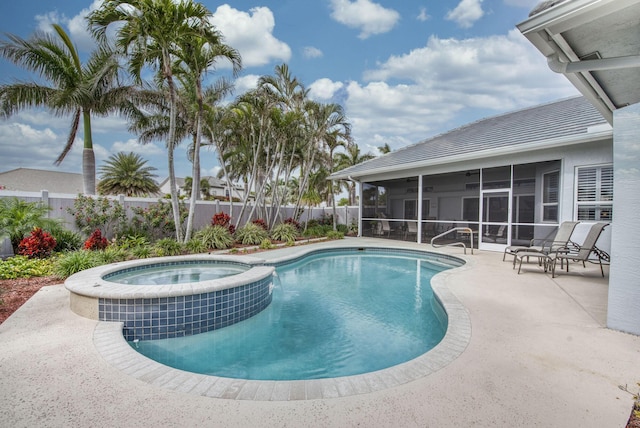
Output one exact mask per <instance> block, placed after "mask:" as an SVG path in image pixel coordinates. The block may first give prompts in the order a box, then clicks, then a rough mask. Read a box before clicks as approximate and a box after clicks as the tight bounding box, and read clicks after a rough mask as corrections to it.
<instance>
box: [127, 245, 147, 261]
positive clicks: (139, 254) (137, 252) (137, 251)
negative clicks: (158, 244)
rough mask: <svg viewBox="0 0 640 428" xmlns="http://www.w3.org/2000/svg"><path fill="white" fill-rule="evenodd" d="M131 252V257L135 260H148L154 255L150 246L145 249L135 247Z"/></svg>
mask: <svg viewBox="0 0 640 428" xmlns="http://www.w3.org/2000/svg"><path fill="white" fill-rule="evenodd" d="M129 251H130V252H131V256H132V257H133V258H134V259H146V258H149V257H151V256H152V255H153V252H152V251H151V247H150V246H148V245H147V246H144V247H134V248H132V249H130V250H129Z"/></svg>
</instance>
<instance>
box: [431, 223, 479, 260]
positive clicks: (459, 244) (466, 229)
mask: <svg viewBox="0 0 640 428" xmlns="http://www.w3.org/2000/svg"><path fill="white" fill-rule="evenodd" d="M452 232H456V233H458V232H462V233H468V234H469V244H470V245H469V248H471V254H473V229H471V228H469V227H454V228H451V229H449V230H446V231H444V232H442V233H441V234H439V235H436V236H434V237H433V238H431V246H432V247H433V248H438V247H462V248H463V249H464V254H465V255H466V254H467V246H466V245H465V243H464V242H461V241H459V242H451V243H449V244H435V243H434V241H435V240H436V239H438V238H442V237H443V236H445V235H448V234H450V233H452Z"/></svg>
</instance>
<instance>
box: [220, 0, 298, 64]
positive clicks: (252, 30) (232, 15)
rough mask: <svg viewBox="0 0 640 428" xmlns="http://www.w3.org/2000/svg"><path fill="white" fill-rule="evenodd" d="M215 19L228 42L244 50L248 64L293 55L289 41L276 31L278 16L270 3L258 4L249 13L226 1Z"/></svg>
mask: <svg viewBox="0 0 640 428" xmlns="http://www.w3.org/2000/svg"><path fill="white" fill-rule="evenodd" d="M212 22H213V24H214V25H215V26H216V28H217V29H218V30H219V31H221V32H222V34H223V35H224V42H225V43H226V44H228V45H229V46H231V47H233V48H235V49H237V50H238V51H239V52H240V55H241V56H242V64H243V66H244V67H252V66H261V65H265V64H268V63H270V62H272V61H284V62H287V61H289V59H290V58H291V48H290V47H289V45H287V44H286V43H284V42H282V41H280V40H278V39H276V38H275V37H274V36H273V34H272V33H273V29H274V27H275V19H274V17H273V13H272V12H271V10H270V9H269V8H267V7H255V8H252V9H250V10H249V13H247V12H243V11H239V10H237V9H234V8H232V7H231V6H229V5H228V4H223V5H221V6H219V7H218V8H217V9H216V11H215V13H214V14H213V18H212Z"/></svg>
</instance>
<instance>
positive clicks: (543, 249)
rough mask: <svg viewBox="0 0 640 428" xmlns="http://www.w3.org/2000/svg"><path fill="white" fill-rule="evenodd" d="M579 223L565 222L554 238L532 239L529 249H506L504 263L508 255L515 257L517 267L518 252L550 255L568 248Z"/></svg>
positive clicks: (503, 256)
mask: <svg viewBox="0 0 640 428" xmlns="http://www.w3.org/2000/svg"><path fill="white" fill-rule="evenodd" d="M578 223H579V222H578V221H564V222H562V224H560V227H558V231H557V232H556V234H555V236H553V237H552V238H549V237H547V238H544V239H532V240H531V244H530V246H528V247H525V246H522V245H510V246H508V247H507V248H505V249H504V254H503V255H502V261H504V260H505V258H506V257H507V255H510V256H513V265H514V266H515V264H516V259H517V257H516V254H517V253H518V252H521V251H525V252H527V253H543V254H549V253H552V252H554V251H555V250H556V249H558V248H566V247H568V246H569V243H570V242H571V234H572V233H573V230H574V229H575V228H576V225H577V224H578Z"/></svg>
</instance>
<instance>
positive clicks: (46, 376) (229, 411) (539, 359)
mask: <svg viewBox="0 0 640 428" xmlns="http://www.w3.org/2000/svg"><path fill="white" fill-rule="evenodd" d="M361 243H369V244H374V245H375V244H379V245H380V246H394V247H398V246H400V247H403V248H416V247H419V248H422V249H424V248H427V249H430V246H429V245H426V244H422V245H420V246H418V244H410V243H404V242H392V241H388V240H377V239H369V238H359V239H346V240H344V241H339V244H337V245H353V246H358V245H360V244H361ZM314 245H316V246H319V247H324V246H328V245H336V244H335V243H322V244H314ZM291 251H295V249H292V248H285V249H281V250H274V251H270V252H266V253H260V254H259V257H262V258H265V259H267V258H268V259H276V258H279V257H282V256H283V255H285V254H288V253H289V252H291ZM437 251H438V252H445V253H448V254H453V255H456V256H460V257H462V258H464V259H465V260H467V261H468V264H467V266H465V267H463V268H460V269H459V270H456V271H455V272H451V273H449V274H447V275H445V277H444V278H443V279H442V280H443V281H444V283H445V285H446V286H447V287H448V289H449V290H450V291H451V292H452V293H453V295H455V297H456V298H457V299H458V300H459V301H460V302H461V303H462V304H463V305H464V307H465V308H466V310H467V312H468V315H469V318H470V321H471V332H472V333H471V337H470V341H469V344H468V346H467V347H466V349H465V350H464V351H463V352H462V354H461V355H460V356H459V357H458V358H456V359H455V360H453V361H452V362H451V363H449V364H448V365H447V366H446V367H444V368H441V369H440V370H438V371H435V372H433V373H431V374H429V375H427V376H424V377H421V378H419V379H417V380H413V381H411V382H408V383H405V384H402V385H399V386H395V387H391V388H387V389H382V390H378V391H376V392H370V393H366V394H360V395H350V396H346V397H338V398H330V399H313V400H293V401H251V400H230V399H221V398H210V397H207V396H200V395H196V394H194V393H182V392H176V391H174V390H171V389H168V388H165V387H161V386H155V385H153V384H150V383H148V382H144V381H141V380H138V379H136V378H134V377H131V376H129V375H127V374H125V373H124V372H122V371H121V370H119V369H117V368H116V367H114V366H113V365H111V364H110V363H109V362H108V361H107V360H106V359H105V358H104V357H103V356H102V354H101V353H100V352H99V351H98V349H97V348H96V345H95V344H94V332H95V331H96V326H97V325H98V324H99V323H98V322H95V321H91V320H88V319H85V318H82V317H79V316H77V315H75V314H74V313H72V312H71V311H70V309H69V293H68V291H67V290H66V289H65V288H64V287H63V286H62V285H58V286H52V287H45V288H43V289H42V290H40V291H39V292H38V293H37V294H36V295H35V296H34V297H33V298H32V299H30V300H29V301H28V302H27V303H26V304H25V305H24V306H23V307H22V308H21V309H20V310H18V311H17V312H16V313H15V314H14V315H12V316H11V317H10V318H9V319H8V320H7V321H5V322H4V323H3V324H2V325H0V403H2V404H1V405H0V421H2V422H1V424H2V425H3V426H11V427H22V426H24V427H33V426H78V427H88V426H91V427H98V426H110V427H120V426H121V427H136V426H152V427H158V426H230V427H251V426H256V427H257V426H260V427H267V426H269V427H271V426H273V427H298V426H323V427H333V426H336V427H345V426H366V427H378V426H380V427H386V426H389V427H391V426H393V427H412V426H416V427H449V426H452V427H453V426H455V427H458V426H482V427H485V426H486V427H489V426H491V427H495V426H499V427H519V426H540V427H623V426H624V425H625V423H626V421H627V419H628V417H629V413H630V411H631V406H632V402H633V400H632V397H631V395H630V394H628V393H626V392H624V391H621V390H620V389H619V387H618V386H619V385H629V389H630V390H632V391H634V389H637V387H636V386H635V385H636V382H639V381H640V364H639V362H640V337H637V336H633V335H629V334H625V333H621V332H617V331H612V330H609V329H606V328H605V327H604V324H605V319H606V300H607V278H605V279H603V278H601V277H600V271H599V267H598V266H596V265H587V267H586V269H583V268H582V266H580V265H577V264H576V265H573V266H572V269H571V272H570V273H569V274H566V273H560V274H559V276H558V277H557V278H555V279H552V278H551V276H550V275H549V274H545V273H543V272H542V269H541V268H539V267H538V266H537V264H536V263H530V264H528V265H526V266H524V265H523V268H522V273H521V274H520V275H518V274H517V273H516V272H517V270H513V269H512V265H511V263H508V262H502V253H492V252H482V251H480V252H476V254H475V255H467V256H462V249H460V248H447V249H438V250H437ZM254 256H255V255H254ZM185 389H186V388H185ZM205 392H206V391H205Z"/></svg>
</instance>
